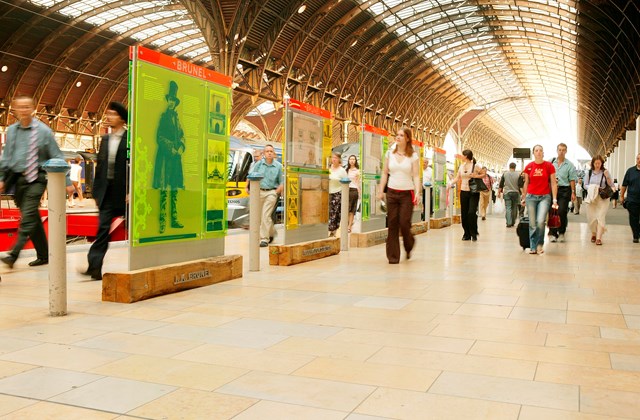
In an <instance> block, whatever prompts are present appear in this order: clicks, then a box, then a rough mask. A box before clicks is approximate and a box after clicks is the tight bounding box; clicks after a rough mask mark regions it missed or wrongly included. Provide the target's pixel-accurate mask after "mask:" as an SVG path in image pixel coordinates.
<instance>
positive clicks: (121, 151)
mask: <svg viewBox="0 0 640 420" xmlns="http://www.w3.org/2000/svg"><path fill="white" fill-rule="evenodd" d="M108 166H109V135H108V134H105V135H104V136H102V142H101V143H100V151H99V152H98V162H97V164H96V170H95V177H94V180H93V198H94V199H95V200H96V204H97V205H98V208H99V209H102V208H104V207H105V206H106V205H107V204H108V205H109V207H111V208H112V209H114V210H119V211H121V212H122V214H124V210H125V207H126V195H127V178H128V177H127V132H126V131H125V132H124V133H123V134H122V139H121V140H120V144H119V145H118V151H117V153H116V162H115V168H114V176H113V186H112V190H111V193H110V194H109V196H107V194H106V193H107V186H108V179H107V171H108Z"/></svg>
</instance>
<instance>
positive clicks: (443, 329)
mask: <svg viewBox="0 0 640 420" xmlns="http://www.w3.org/2000/svg"><path fill="white" fill-rule="evenodd" d="M429 335H430V336H438V337H453V338H466V339H470V340H483V341H494V342H499V343H514V344H528V345H534V346H542V345H544V343H545V341H546V339H547V335H546V334H544V333H538V332H531V331H509V330H499V329H494V328H482V329H480V328H474V327H465V326H463V325H439V326H437V327H436V328H434V329H433V330H432V331H431V332H430V333H429Z"/></svg>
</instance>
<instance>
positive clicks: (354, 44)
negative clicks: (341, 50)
mask: <svg viewBox="0 0 640 420" xmlns="http://www.w3.org/2000/svg"><path fill="white" fill-rule="evenodd" d="M357 43H358V40H357V39H354V40H353V42H352V43H351V46H352V47H355V46H356V44H357Z"/></svg>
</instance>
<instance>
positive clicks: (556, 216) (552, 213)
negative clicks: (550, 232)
mask: <svg viewBox="0 0 640 420" xmlns="http://www.w3.org/2000/svg"><path fill="white" fill-rule="evenodd" d="M561 224H562V222H561V221H560V213H558V209H554V208H553V207H552V208H551V210H549V221H548V222H547V225H549V229H558V228H559V227H560V225H561Z"/></svg>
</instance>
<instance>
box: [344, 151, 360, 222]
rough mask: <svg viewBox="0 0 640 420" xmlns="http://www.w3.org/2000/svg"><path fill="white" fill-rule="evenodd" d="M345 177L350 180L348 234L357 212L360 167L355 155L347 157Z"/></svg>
mask: <svg viewBox="0 0 640 420" xmlns="http://www.w3.org/2000/svg"><path fill="white" fill-rule="evenodd" d="M345 169H346V170H347V176H348V177H349V179H350V180H351V182H350V183H349V233H351V228H352V227H353V219H354V218H355V216H356V210H358V198H359V197H360V165H358V158H357V157H356V155H351V156H349V160H347V166H346V168H345Z"/></svg>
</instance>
